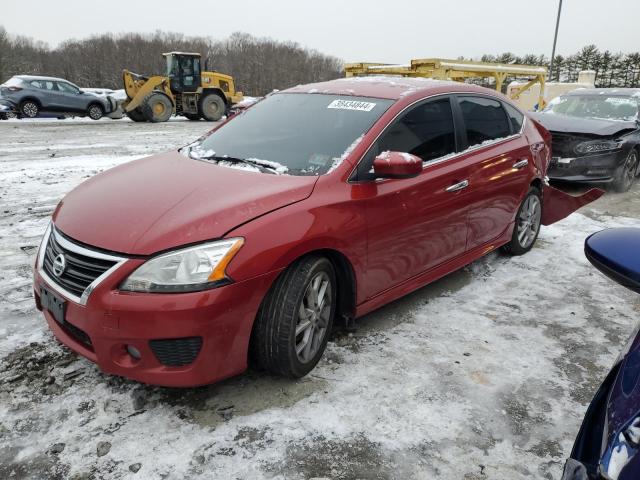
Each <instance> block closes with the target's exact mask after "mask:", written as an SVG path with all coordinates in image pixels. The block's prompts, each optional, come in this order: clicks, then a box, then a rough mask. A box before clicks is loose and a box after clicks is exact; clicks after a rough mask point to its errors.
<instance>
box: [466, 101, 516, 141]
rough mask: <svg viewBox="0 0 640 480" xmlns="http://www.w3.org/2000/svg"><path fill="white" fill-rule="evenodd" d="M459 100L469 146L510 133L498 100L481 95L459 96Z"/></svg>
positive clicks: (506, 135)
mask: <svg viewBox="0 0 640 480" xmlns="http://www.w3.org/2000/svg"><path fill="white" fill-rule="evenodd" d="M459 101H460V108H461V109H462V117H463V119H464V123H465V127H466V131H467V143H468V146H469V147H472V146H474V145H479V144H481V143H483V142H488V141H491V140H496V139H498V138H504V137H508V136H509V135H511V128H510V126H509V120H508V119H507V115H506V113H505V111H504V109H503V108H502V105H501V104H500V102H498V101H496V100H491V99H489V98H482V97H460V100H459Z"/></svg>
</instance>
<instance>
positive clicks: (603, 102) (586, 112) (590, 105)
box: [544, 95, 638, 121]
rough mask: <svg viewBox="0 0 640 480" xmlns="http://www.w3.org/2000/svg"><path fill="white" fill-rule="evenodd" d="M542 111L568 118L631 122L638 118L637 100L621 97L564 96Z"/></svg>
mask: <svg viewBox="0 0 640 480" xmlns="http://www.w3.org/2000/svg"><path fill="white" fill-rule="evenodd" d="M544 111H545V112H548V113H559V114H562V115H568V116H570V117H580V118H599V119H605V120H618V121H633V120H636V119H637V118H638V100H637V99H636V98H634V97H622V96H607V95H566V96H562V97H557V98H554V99H553V100H551V102H549V105H548V106H547V108H545V109H544Z"/></svg>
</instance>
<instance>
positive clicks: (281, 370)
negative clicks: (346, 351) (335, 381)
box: [250, 255, 337, 378]
mask: <svg viewBox="0 0 640 480" xmlns="http://www.w3.org/2000/svg"><path fill="white" fill-rule="evenodd" d="M314 292H315V293H314ZM318 293H319V294H320V295H322V298H323V299H321V301H320V304H321V305H320V306H318V302H317V300H315V299H317V295H316V294H318ZM336 294H337V284H336V274H335V270H334V268H333V265H332V264H331V262H330V261H329V260H328V259H327V258H325V257H321V256H315V255H314V256H308V257H305V258H302V259H301V260H299V261H298V262H296V263H294V264H293V265H291V266H290V267H289V268H288V269H287V270H285V271H284V272H283V273H282V274H281V275H280V277H279V278H278V279H277V280H276V282H275V283H274V285H273V286H272V287H271V289H270V290H269V293H268V294H267V296H266V297H265V298H264V300H263V301H262V305H261V306H260V309H259V310H258V315H257V317H256V321H255V324H254V326H253V331H252V333H251V344H250V355H251V360H252V363H254V364H256V365H257V366H258V367H260V368H263V369H265V370H267V371H269V372H271V373H273V374H276V375H281V376H285V377H292V378H300V377H303V376H305V375H306V374H307V373H309V372H310V371H311V370H313V368H314V367H315V366H316V364H317V363H318V361H319V360H320V358H321V357H322V354H323V353H324V350H325V348H326V346H327V341H328V339H329V333H330V332H331V327H332V326H333V319H334V316H335V310H336V298H337V296H336ZM314 295H316V296H314ZM327 300H329V301H330V302H331V303H330V304H329V305H328V306H327V304H326V301H327ZM314 301H315V303H314ZM322 305H323V306H322ZM302 312H304V314H305V316H306V317H304V318H303V317H302ZM305 325H306V328H304V326H305ZM296 331H298V333H297V335H296ZM305 339H306V342H305Z"/></svg>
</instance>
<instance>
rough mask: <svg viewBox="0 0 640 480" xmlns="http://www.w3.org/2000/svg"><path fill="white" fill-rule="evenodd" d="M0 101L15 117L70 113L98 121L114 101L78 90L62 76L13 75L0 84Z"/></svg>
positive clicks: (114, 104) (113, 105) (111, 107)
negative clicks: (11, 110) (10, 109)
mask: <svg viewBox="0 0 640 480" xmlns="http://www.w3.org/2000/svg"><path fill="white" fill-rule="evenodd" d="M0 104H2V105H5V106H9V107H11V108H12V109H13V110H14V111H15V112H16V113H17V114H18V115H19V116H21V117H27V118H35V117H37V116H40V115H41V114H43V113H44V114H70V115H76V116H88V117H89V118H91V119H93V120H99V119H100V118H102V116H103V115H104V114H108V113H111V112H112V111H113V110H115V109H116V108H117V104H116V101H115V100H113V99H112V98H111V97H108V96H98V95H94V94H93V93H88V92H84V91H82V90H81V89H80V88H78V87H77V86H76V85H74V84H73V83H71V82H68V81H67V80H64V79H62V78H54V77H39V76H31V75H16V76H14V77H11V78H10V79H9V80H8V81H6V82H5V83H3V84H2V85H0Z"/></svg>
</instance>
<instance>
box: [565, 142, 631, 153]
mask: <svg viewBox="0 0 640 480" xmlns="http://www.w3.org/2000/svg"><path fill="white" fill-rule="evenodd" d="M621 146H622V142H621V141H620V140H594V141H590V142H582V143H579V144H578V145H576V153H581V154H585V153H599V152H608V151H609V150H617V149H618V148H620V147H621Z"/></svg>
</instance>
